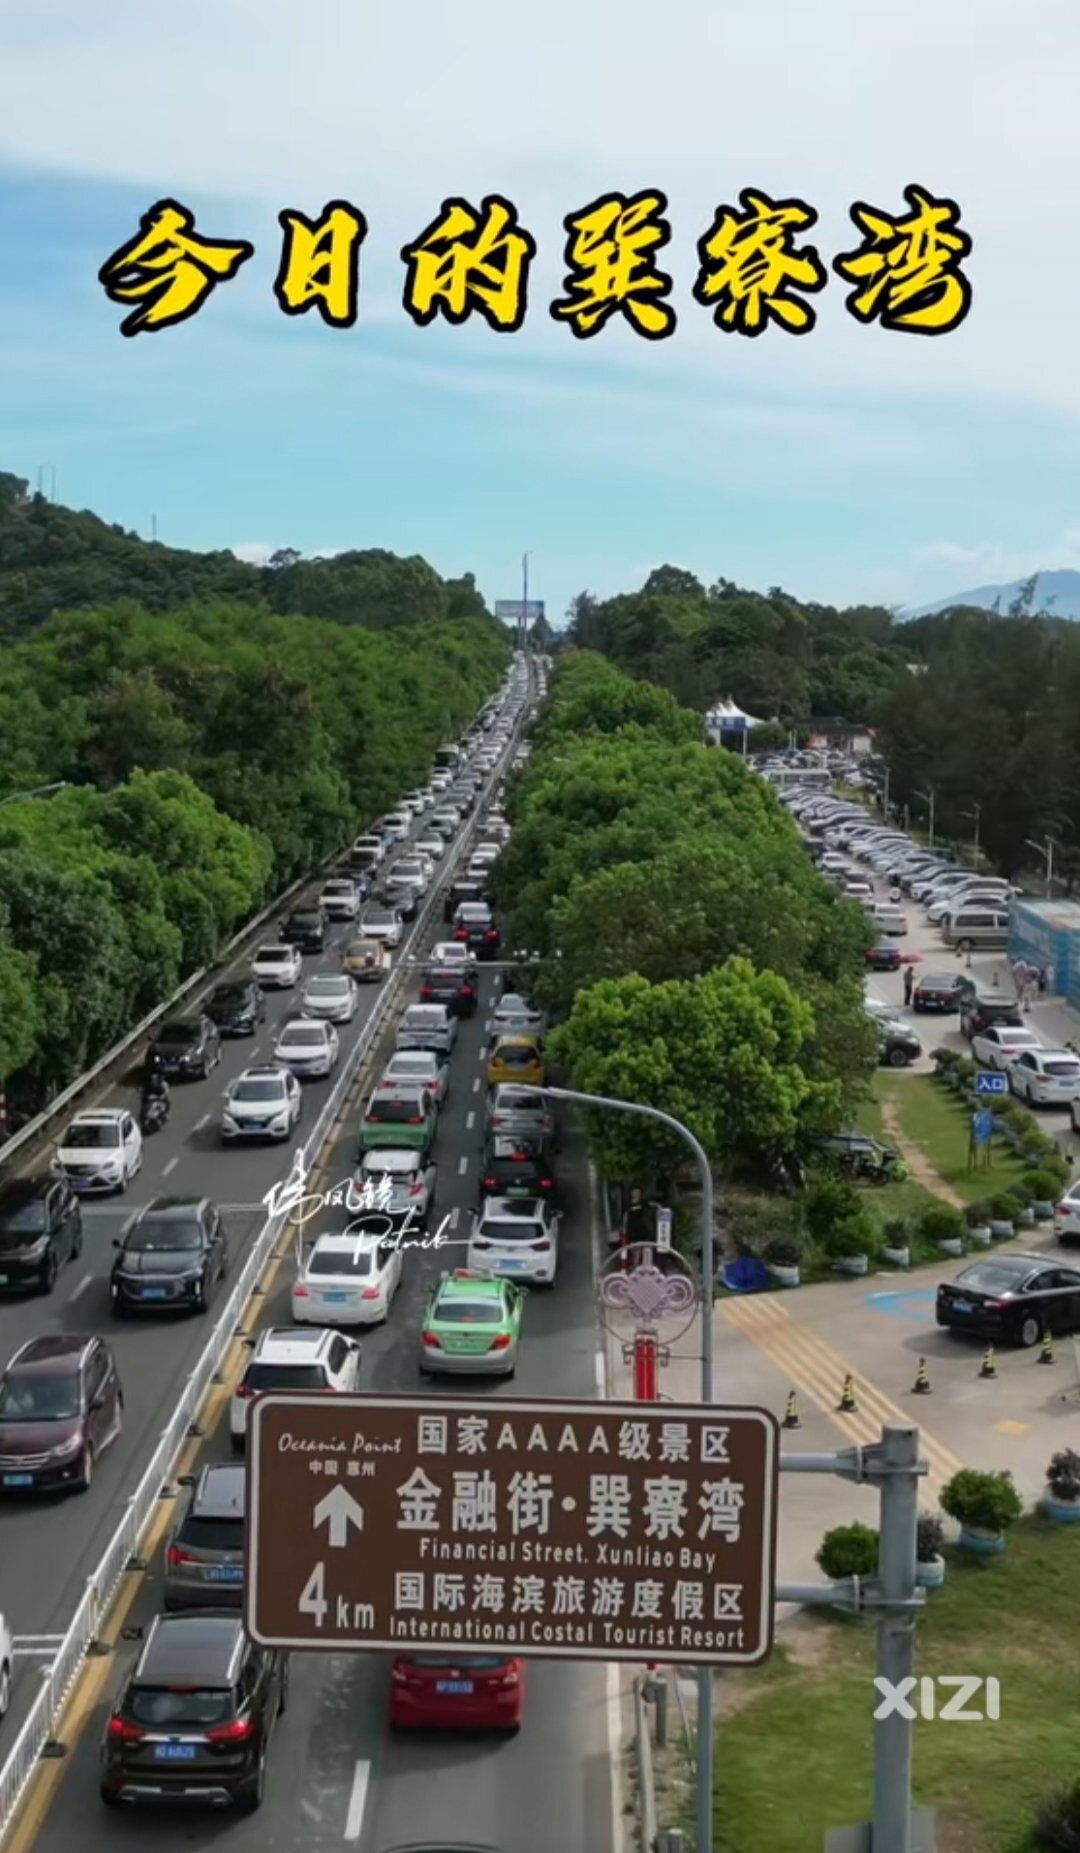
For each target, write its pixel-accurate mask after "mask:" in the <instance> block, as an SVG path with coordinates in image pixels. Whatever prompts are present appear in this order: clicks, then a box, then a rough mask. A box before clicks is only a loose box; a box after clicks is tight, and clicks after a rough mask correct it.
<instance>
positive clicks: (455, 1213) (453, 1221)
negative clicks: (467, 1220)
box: [450, 1203, 461, 1229]
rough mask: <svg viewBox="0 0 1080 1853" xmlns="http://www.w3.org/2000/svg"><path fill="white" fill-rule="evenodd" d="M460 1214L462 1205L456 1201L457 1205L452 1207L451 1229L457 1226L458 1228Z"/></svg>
mask: <svg viewBox="0 0 1080 1853" xmlns="http://www.w3.org/2000/svg"><path fill="white" fill-rule="evenodd" d="M460 1215H461V1206H460V1204H457V1203H455V1205H454V1207H453V1209H452V1210H451V1211H450V1227H451V1229H456V1228H457V1226H458V1217H459V1216H460Z"/></svg>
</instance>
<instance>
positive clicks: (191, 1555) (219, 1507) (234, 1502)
mask: <svg viewBox="0 0 1080 1853" xmlns="http://www.w3.org/2000/svg"><path fill="white" fill-rule="evenodd" d="M244 1472H245V1470H244V1468H243V1467H240V1466H237V1465H236V1464H235V1462H233V1461H215V1462H214V1463H213V1465H212V1466H210V1467H204V1468H203V1470H202V1473H201V1474H200V1475H199V1478H198V1480H197V1481H196V1483H195V1485H194V1487H193V1488H192V1490H191V1492H190V1494H189V1496H188V1501H187V1505H186V1506H185V1508H184V1512H183V1515H182V1517H181V1519H180V1522H179V1524H178V1525H177V1527H176V1530H175V1531H174V1532H173V1534H172V1537H171V1538H170V1540H169V1548H168V1550H167V1551H166V1553H165V1607H166V1608H167V1609H189V1608H218V1609H220V1608H225V1607H229V1608H232V1607H233V1606H234V1604H235V1606H236V1607H237V1608H239V1607H240V1604H241V1602H242V1601H243V1595H244Z"/></svg>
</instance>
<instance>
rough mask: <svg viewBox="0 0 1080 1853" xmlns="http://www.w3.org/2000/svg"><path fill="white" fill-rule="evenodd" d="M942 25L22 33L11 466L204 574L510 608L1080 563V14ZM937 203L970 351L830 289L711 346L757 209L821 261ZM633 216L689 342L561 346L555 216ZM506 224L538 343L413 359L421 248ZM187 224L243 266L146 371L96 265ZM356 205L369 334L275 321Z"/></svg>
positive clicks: (203, 25)
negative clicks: (800, 317)
mask: <svg viewBox="0 0 1080 1853" xmlns="http://www.w3.org/2000/svg"><path fill="white" fill-rule="evenodd" d="M945 11H946V10H945V9H942V8H941V7H940V6H939V5H937V4H935V5H930V4H928V3H927V0H912V4H910V5H909V6H908V7H907V8H905V9H904V10H903V18H899V17H897V16H896V14H895V13H893V12H889V13H887V14H881V13H879V12H878V11H877V10H868V9H867V8H866V7H865V5H864V4H862V3H861V0H858V3H856V0H819V3H818V5H817V6H816V7H815V8H814V9H812V12H813V18H812V19H811V18H810V17H809V16H808V10H807V9H805V8H804V7H802V6H799V5H796V4H794V0H757V4H756V5H755V7H754V8H753V9H743V10H741V11H740V13H739V15H738V16H737V17H723V16H720V17H718V15H717V10H716V9H715V8H713V7H707V6H705V5H704V4H699V3H698V0H683V4H682V5H681V7H679V8H677V9H673V10H672V17H671V19H669V20H665V21H664V23H663V26H662V27H661V26H660V25H659V24H658V23H657V16H656V15H655V14H654V13H653V12H652V11H647V10H646V9H645V8H644V7H643V6H641V5H640V3H639V0H624V4H622V5H620V6H618V7H616V6H615V5H614V4H613V0H596V4H595V5H594V6H593V7H592V8H590V9H589V10H588V16H587V17H586V18H585V19H584V22H583V20H582V17H581V9H580V7H578V6H576V5H571V4H570V0H552V4H551V5H550V6H548V7H545V9H544V10H543V14H542V16H541V15H540V14H539V13H536V12H533V13H530V14H528V15H525V14H524V13H522V14H521V15H520V17H514V18H508V17H507V14H508V9H505V8H502V7H499V6H496V5H495V4H494V0H470V4H469V5H467V6H463V7H459V8H456V9H453V10H450V9H446V8H444V7H441V6H436V5H435V4H434V0H414V4H413V6H412V7H410V8H409V9H403V8H401V7H400V6H399V5H392V4H391V0H368V4H367V5H365V6H362V7H358V8H356V9H355V10H354V9H344V8H342V7H340V6H339V5H338V4H336V3H334V0H307V4H306V5H305V7H304V8H303V9H302V13H301V12H298V11H297V9H296V8H294V7H293V6H291V5H288V4H286V3H285V0H261V3H260V4H256V3H255V0H232V3H231V4H230V5H229V6H228V7H226V8H224V9H222V8H221V7H220V6H219V5H217V4H215V5H211V4H209V0H189V4H188V5H187V6H186V8H185V11H184V32H183V35H182V36H181V35H179V34H178V33H176V32H175V30H174V28H172V27H171V26H170V25H168V24H167V23H166V21H165V18H164V16H163V15H161V14H157V15H156V16H151V13H152V10H151V9H147V8H145V7H144V6H142V5H141V4H140V5H136V4H135V0H97V4H96V5H95V6H94V7H93V8H87V7H85V5H84V4H81V3H80V4H76V0H36V3H35V6H34V8H33V9H27V10H26V12H25V13H24V14H23V15H22V16H21V17H18V18H16V17H15V16H14V15H11V16H9V18H8V19H7V20H6V21H5V22H4V23H2V24H0V366H2V368H3V380H4V392H3V417H2V420H0V430H2V433H3V443H2V446H0V449H2V455H0V468H5V469H12V470H15V471H16V472H18V473H20V474H22V475H24V476H28V477H30V478H31V479H32V480H33V479H35V477H36V472H37V469H38V467H39V466H41V465H44V466H51V468H53V469H55V472H56V487H57V494H58V496H59V498H60V499H61V500H62V501H65V502H69V503H72V504H75V505H77V506H84V507H90V508H93V509H94V510H95V511H96V512H98V513H100V514H101V515H102V516H104V517H105V518H106V519H109V520H113V521H118V522H121V523H122V524H123V525H125V526H128V527H132V528H135V529H136V530H138V531H139V532H140V533H143V534H146V535H149V533H150V530H151V521H152V518H153V517H155V516H156V518H157V529H158V534H159V537H160V538H161V539H163V540H166V541H168V542H170V543H172V544H175V545H178V546H191V547H236V548H239V549H245V550H257V549H258V548H260V547H274V546H278V545H286V544H287V545H293V546H297V547H299V548H301V549H302V550H304V551H306V552H319V551H331V550H333V549H337V548H342V547H346V546H361V547H363V546H379V547H388V548H390V549H392V550H393V551H395V552H400V553H421V554H423V555H425V556H426V557H427V558H428V559H430V560H431V562H432V563H433V564H434V565H435V566H436V567H437V568H438V569H439V570H440V571H442V572H445V573H448V574H450V573H460V572H463V571H466V570H470V571H473V572H475V573H476V575H477V578H478V581H479V583H480V586H481V588H482V590H483V591H484V593H485V594H486V595H487V597H488V598H489V599H491V600H494V599H496V598H501V597H514V596H515V595H516V594H517V592H518V589H519V584H520V561H521V554H522V551H523V549H525V548H528V549H529V550H530V551H531V555H532V558H531V563H530V571H531V579H532V591H533V593H534V595H535V596H538V597H543V598H545V599H546V601H547V604H548V610H549V613H550V615H551V616H552V617H553V618H554V619H555V620H556V621H559V620H561V617H562V614H563V613H564V611H565V608H566V605H567V603H568V602H569V600H570V598H571V597H572V596H573V595H574V594H575V593H576V592H577V591H579V590H581V589H583V588H585V587H588V588H589V589H591V590H593V591H595V592H597V593H599V594H609V593H613V592H617V591H622V590H629V589H631V588H633V587H634V586H636V585H637V584H639V583H640V582H641V580H642V579H643V577H644V576H645V574H646V573H647V572H648V571H649V570H650V568H651V567H652V566H654V565H656V564H658V563H659V562H661V561H663V560H670V561H673V562H675V563H677V564H682V565H686V566H689V567H690V568H692V569H693V570H695V571H697V572H699V573H700V574H701V575H702V576H703V577H705V578H712V577H715V576H717V575H722V576H724V577H726V578H731V579H735V580H738V581H740V582H741V583H744V584H748V585H756V586H761V587H765V586H768V585H770V584H777V583H779V584H783V585H785V586H786V587H788V588H789V589H790V590H791V591H793V592H795V593H796V594H798V595H800V596H802V597H807V598H817V599H821V600H828V601H830V602H848V601H854V600H857V599H883V600H886V601H888V602H896V603H902V602H911V603H917V602H920V601H921V600H923V599H929V598H933V597H936V596H941V595H944V594H947V593H949V592H950V591H953V590H960V589H962V588H964V587H966V586H971V585H976V584H983V583H986V582H987V581H989V580H994V579H998V578H1005V579H1008V578H1012V577H1015V576H1016V575H1018V574H1020V573H1023V572H1026V571H1031V570H1034V569H1035V568H1040V567H1041V568H1055V567H1062V566H1073V565H1080V506H1078V504H1077V497H1076V493H1075V487H1076V483H1077V480H1078V479H1077V470H1076V463H1077V450H1078V445H1080V438H1078V436H1077V433H1078V431H1080V425H1078V421H1077V417H1076V414H1077V411H1078V409H1080V407H1078V405H1077V403H1076V401H1077V399H1078V398H1080V386H1078V384H1077V374H1076V366H1075V352H1076V337H1075V332H1074V330H1075V323H1076V314H1077V308H1078V306H1080V261H1078V257H1077V253H1078V252H1080V205H1077V203H1076V200H1075V194H1074V192H1073V190H1072V187H1071V182H1070V165H1069V161H1068V159H1067V148H1066V137H1067V135H1068V133H1069V130H1068V123H1069V122H1070V121H1071V115H1072V98H1071V91H1070V88H1069V85H1070V82H1071V78H1070V71H1075V69H1076V68H1077V67H1078V59H1080V20H1078V18H1077V16H1076V13H1075V9H1074V8H1072V7H1071V6H1068V5H1067V4H1065V0H1045V4H1044V5H1043V6H1042V7H1040V9H1039V11H1038V13H1037V15H1034V16H1033V18H1032V19H1031V20H1028V21H1026V22H1025V27H1024V31H1023V34H1022V35H1019V34H1018V33H1017V29H1016V13H1015V9H1014V7H1013V6H1012V5H1011V3H1010V0H952V3H951V5H950V7H949V8H948V9H947V17H944V18H943V17H942V15H943V13H944V12H945ZM300 20H302V22H303V29H301V25H300V24H298V21H300ZM748 72H753V77H752V78H746V77H745V76H744V74H745V73H748ZM732 73H734V74H735V75H734V78H733V77H732ZM1033 98H1034V99H1036V100H1037V103H1038V107H1037V108H1034V109H1029V104H1030V103H1031V100H1032V99H1033ZM1017 112H1020V115H1019V116H1017ZM1013 118H1016V119H1017V120H1018V121H1019V120H1020V119H1021V118H1022V120H1023V137H1024V153H1023V162H1022V165H1021V164H1020V162H1019V161H1018V160H1017V159H1016V158H1014V154H1013V141H1014V138H1013V137H1012V135H1011V134H1010V133H1009V132H1008V131H1007V125H1008V123H1009V121H1010V120H1012V119H1013ZM912 181H919V182H922V183H923V184H925V185H927V186H928V187H929V188H930V189H931V190H933V191H935V192H938V193H941V194H951V195H952V196H953V197H954V198H956V199H957V200H958V201H959V203H960V205H961V208H962V212H963V221H962V222H963V224H964V225H965V227H966V229H967V230H968V232H969V235H970V236H972V238H973V239H974V241H975V250H974V254H973V256H972V257H971V258H970V259H969V260H968V264H967V272H968V275H969V276H970V278H971V280H972V282H973V285H974V288H975V303H974V307H973V309H972V312H971V315H970V316H969V318H968V320H967V322H966V323H965V324H964V326H963V327H962V328H961V329H959V330H958V331H956V332H955V333H954V334H951V335H947V336H945V337H943V338H942V339H939V340H932V341H928V340H917V339H913V338H911V337H906V336H903V335H899V334H890V333H887V332H884V331H883V330H881V329H880V328H876V327H871V328H867V329H863V328H860V327H859V326H858V325H857V324H856V323H855V321H854V320H853V319H852V318H851V317H849V316H848V315H847V314H846V313H845V310H844V307H843V296H844V290H843V286H842V285H841V283H840V281H839V279H833V281H832V282H831V284H830V286H829V288H828V289H827V290H826V291H825V292H824V294H823V295H821V296H819V297H818V298H817V299H816V307H817V309H818V316H819V325H818V327H817V329H815V330H814V332H812V333H811V334H810V335H808V336H806V337H805V338H803V339H801V340H795V339H792V338H791V337H790V336H787V335H785V334H783V333H782V332H781V331H780V330H778V329H773V330H770V331H769V332H768V333H767V334H766V335H765V336H763V337H762V338H761V339H760V340H758V341H754V342H752V341H749V340H746V339H743V338H739V337H728V336H725V335H722V334H720V333H719V332H718V331H716V330H715V329H714V328H713V327H712V325H711V322H710V318H709V315H708V312H707V311H706V310H705V309H703V308H701V307H700V306H699V305H697V304H696V303H694V302H693V300H692V299H691V295H690V286H691V283H692V281H693V278H694V275H695V272H696V267H697V266H696V253H695V243H696V240H697V238H698V237H700V236H701V234H702V233H703V232H704V231H705V230H706V228H707V226H708V224H709V222H710V220H711V217H712V214H713V211H714V210H715V208H716V206H717V204H718V203H719V202H720V201H721V200H723V201H729V200H732V199H734V198H735V197H736V196H737V193H738V191H739V189H740V188H741V187H744V186H756V187H759V188H763V189H764V190H765V191H766V192H770V193H771V194H772V195H773V197H785V196H790V195H792V194H801V195H802V196H803V197H804V198H805V199H807V200H808V201H809V202H810V203H812V204H813V205H815V206H816V208H817V209H818V211H819V213H820V224H819V225H818V226H816V227H815V228H814V232H813V233H812V234H810V236H812V237H813V238H814V239H815V241H816V242H817V244H818V247H819V249H820V251H821V253H822V256H823V257H824V258H825V259H826V261H827V260H828V258H829V257H831V256H832V255H833V254H835V253H836V252H837V251H840V250H844V249H850V248H851V247H852V244H853V243H854V242H855V240H854V235H853V230H852V227H851V225H850V221H849V219H848V206H849V204H850V203H851V201H852V200H854V199H856V198H858V197H863V198H865V199H867V200H870V201H871V202H873V203H874V204H878V205H881V206H884V207H886V208H887V209H891V210H898V209H900V208H901V206H902V203H903V202H902V189H903V186H904V185H905V184H907V183H909V182H912ZM644 186H652V187H659V188H662V189H663V190H664V191H665V192H666V193H667V195H668V198H669V201H670V208H669V218H670V221H671V225H672V230H673V238H672V243H671V246H670V247H669V249H668V251H667V252H666V253H665V255H664V260H663V261H664V263H665V266H666V267H667V268H668V269H670V270H671V271H672V272H673V274H674V277H675V291H674V296H673V301H674V303H675V306H676V307H677V309H678V312H679V318H680V324H679V327H678V329H677V330H676V332H675V334H674V335H673V336H672V338H671V339H670V340H668V341H665V342H660V343H650V342H646V341H643V340H642V339H641V338H640V337H639V336H637V335H635V334H634V333H633V332H632V331H631V330H630V329H629V328H628V327H627V326H625V325H612V326H609V327H608V328H607V329H605V330H604V331H603V332H602V333H600V334H599V335H597V336H596V337H595V338H594V339H593V340H592V341H587V342H579V341H575V340H574V339H573V338H572V337H571V335H570V334H569V332H568V331H567V330H566V329H564V328H562V327H558V326H556V324H555V323H554V322H552V321H551V319H550V317H549V316H548V314H547V304H548V302H549V301H550V300H551V298H552V297H553V296H555V295H557V294H560V293H561V286H562V277H563V270H564V266H563V262H562V246H563V240H564V233H563V230H562V224H561V221H562V218H563V216H564V215H565V214H566V213H568V212H571V211H573V210H575V209H579V208H580V207H582V206H583V205H585V204H586V203H587V202H588V201H589V200H591V199H592V198H594V197H595V196H596V195H597V194H599V193H601V192H603V191H606V190H608V189H611V188H618V189H620V190H622V191H624V192H633V191H635V190H637V189H638V188H640V187H644ZM486 192H502V193H504V194H506V195H508V196H509V197H510V198H511V199H512V200H513V201H514V202H515V204H516V206H517V207H518V210H519V213H520V216H521V219H522V222H523V223H524V224H526V225H527V226H528V227H529V229H530V230H531V232H532V233H533V235H534V237H535V238H536V240H537V244H538V246H539V253H538V256H537V259H536V261H535V263H534V265H533V271H532V282H531V290H530V299H531V305H532V306H531V309H530V313H529V316H528V318H527V320H526V324H525V327H524V328H523V329H522V331H521V332H520V333H519V334H513V335H497V334H494V333H492V332H491V331H490V330H489V329H488V328H487V327H486V326H484V324H483V323H482V322H479V320H478V319H476V318H474V320H473V321H472V322H470V323H468V324H467V325H465V326H464V327H461V328H458V329H453V328H447V327H443V326H439V325H435V326H432V327H429V328H426V329H417V328H415V327H414V326H413V325H412V324H411V322H410V321H409V320H408V318H407V317H406V315H405V313H404V311H403V310H402V308H401V304H400V291H401V281H402V277H403V274H404V272H403V266H402V264H401V261H400V257H399V250H400V247H401V246H402V245H403V244H405V243H406V242H408V241H409V240H410V239H411V238H413V237H415V235H416V234H417V233H418V232H419V231H420V230H421V229H422V228H423V226H424V225H425V224H426V223H427V222H428V220H430V219H431V218H432V217H433V216H434V214H435V212H436V211H437V209H438V207H439V204H440V202H441V200H442V199H443V198H444V197H445V196H447V195H448V194H454V193H458V194H461V195H463V196H465V197H466V198H469V199H472V200H475V201H478V200H479V198H480V197H481V196H482V195H483V194H484V193H486ZM165 195H171V196H173V197H175V198H177V199H179V200H181V201H182V202H183V203H184V204H185V205H186V206H188V207H190V208H191V209H192V210H193V212H194V213H195V215H196V224H197V226H198V227H199V229H200V230H202V231H205V233H206V234H207V235H208V236H211V237H226V238H227V237H230V236H240V237H246V238H248V239H249V240H250V241H251V242H252V243H254V244H255V246H256V256H255V258H253V259H252V261H251V262H250V263H249V264H248V265H246V266H245V267H244V268H243V269H242V271H241V272H240V275H239V276H238V277H237V278H236V280H235V281H233V282H231V283H229V284H225V285H223V286H221V287H220V288H219V289H218V290H217V291H216V293H215V294H214V296H213V297H212V299H211V300H210V301H209V302H208V304H207V305H206V307H205V308H204V309H203V310H202V312H201V313H200V314H199V315H198V316H197V317H196V318H194V319H193V320H191V321H189V322H188V323H186V324H185V325H183V326H182V327H178V328H174V329H169V330H166V331H164V332H163V333H161V334H157V335H152V336H151V335H142V336H139V337H137V338H136V339H134V340H124V339H122V338H121V336H120V335H119V332H118V329H119V323H120V320H121V319H122V311H121V310H120V309H118V308H117V307H116V306H114V305H113V304H111V303H110V302H109V301H108V299H107V298H106V296H105V294H104V291H103V290H102V288H101V286H100V284H99V283H98V281H97V270H98V267H99V266H100V265H101V263H102V262H103V261H104V259H105V258H106V257H107V256H108V255H109V254H110V253H111V252H112V251H113V250H114V249H115V248H116V247H117V246H118V245H120V244H121V243H123V242H124V241H125V240H126V239H128V238H129V237H131V236H133V235H134V233H135V231H136V229H137V226H138V221H139V218H140V216H141V215H142V214H143V213H144V212H146V211H147V210H148V208H149V207H150V205H151V204H152V203H153V202H154V201H155V200H156V199H158V198H159V197H162V196H165ZM335 196H344V197H346V198H348V199H351V200H352V201H353V202H354V203H355V204H356V205H357V206H358V207H360V208H361V209H362V210H363V212H364V213H365V215H366V217H367V219H368V221H369V223H370V228H371V229H370V232H369V236H368V240H367V243H366V245H365V248H364V253H363V257H362V263H361V309H360V320H359V323H358V325H357V326H356V327H355V328H354V329H352V330H349V331H338V330H331V329H326V328H324V327H323V326H322V325H321V324H320V323H318V322H317V321H316V320H315V319H314V318H313V317H308V318H305V319H304V320H301V321H296V320H289V319H287V318H286V317H284V316H283V315H282V314H281V313H280V311H279V310H278V308H277V306H276V304H275V302H274V300H273V296H272V293H271V284H272V281H273V278H274V275H275V272H276V269H277V262H278V256H279V251H280V231H279V228H278V225H277V212H278V210H279V209H281V208H283V207H296V208H299V209H300V210H303V211H305V212H307V213H309V214H312V213H317V212H318V211H320V210H321V208H322V206H323V204H324V202H325V201H326V200H328V199H330V198H333V197H335ZM50 480H51V477H50V476H49V475H47V476H46V486H47V485H48V482H49V481H50Z"/></svg>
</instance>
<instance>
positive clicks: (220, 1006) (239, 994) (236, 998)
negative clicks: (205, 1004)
mask: <svg viewBox="0 0 1080 1853" xmlns="http://www.w3.org/2000/svg"><path fill="white" fill-rule="evenodd" d="M247 999H248V993H247V991H246V990H245V988H244V986H243V985H242V984H227V985H223V986H222V987H221V988H220V989H219V990H217V991H215V992H214V995H213V997H212V998H211V999H210V1004H211V1008H212V1009H214V1010H233V1009H235V1007H236V1005H237V1004H246V1002H247Z"/></svg>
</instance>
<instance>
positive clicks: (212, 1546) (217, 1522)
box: [180, 1513, 244, 1551]
mask: <svg viewBox="0 0 1080 1853" xmlns="http://www.w3.org/2000/svg"><path fill="white" fill-rule="evenodd" d="M180 1541H181V1543H183V1544H189V1545H191V1547H192V1548H193V1549H194V1550H197V1551H242V1550H243V1548H244V1520H243V1517H242V1516H241V1517H239V1518H204V1517H202V1515H201V1514H197V1513H192V1514H191V1515H190V1516H189V1517H188V1518H186V1519H185V1520H184V1522H183V1524H182V1525H181V1527H180Z"/></svg>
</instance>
